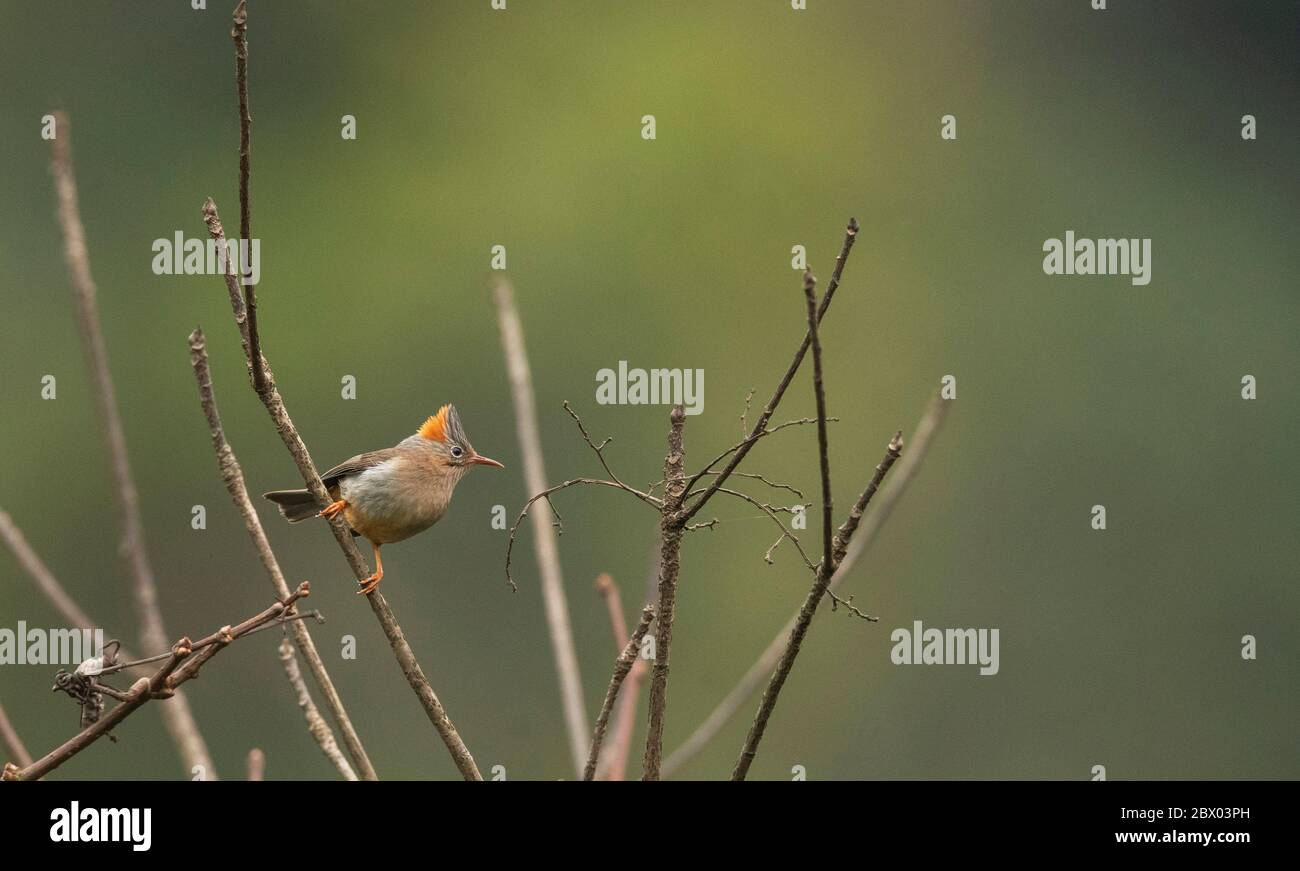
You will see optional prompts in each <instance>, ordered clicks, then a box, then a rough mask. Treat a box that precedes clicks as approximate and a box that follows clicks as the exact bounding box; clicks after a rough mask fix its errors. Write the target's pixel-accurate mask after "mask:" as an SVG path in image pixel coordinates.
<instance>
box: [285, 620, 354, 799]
mask: <svg viewBox="0 0 1300 871" xmlns="http://www.w3.org/2000/svg"><path fill="white" fill-rule="evenodd" d="M295 625H301V624H295ZM280 664H281V665H283V666H284V674H285V676H286V677H288V678H289V683H290V685H291V686H293V689H294V695H295V696H297V700H298V707H299V708H301V709H302V715H303V716H304V717H306V718H307V731H309V732H311V736H312V738H314V739H316V743H317V745H319V746H320V749H321V752H323V753H324V754H325V758H326V759H328V760H329V761H330V763H331V764H332V765H333V766H334V767H335V768H336V769H338V772H339V774H341V775H343V779H344V780H356V779H357V775H356V772H355V771H353V770H352V766H351V765H350V764H348V760H347V757H345V756H344V755H343V751H342V750H340V749H339V745H338V744H337V743H336V742H335V740H334V732H333V731H332V730H331V729H330V727H329V723H326V722H325V718H324V717H322V716H321V713H320V711H319V710H317V708H316V703H315V702H313V701H312V700H311V693H309V692H308V691H307V684H306V682H304V681H303V679H302V672H301V671H299V670H298V658H297V657H296V656H294V655H293V644H291V643H290V642H289V638H288V636H285V638H284V639H283V640H282V641H281V642H280Z"/></svg>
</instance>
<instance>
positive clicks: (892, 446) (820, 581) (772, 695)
mask: <svg viewBox="0 0 1300 871" xmlns="http://www.w3.org/2000/svg"><path fill="white" fill-rule="evenodd" d="M902 446H903V439H902V437H901V436H899V435H896V436H894V437H893V438H892V439H890V441H889V447H888V448H887V449H886V450H885V458H884V459H883V460H881V461H880V464H879V465H877V466H876V472H875V475H874V476H873V477H872V479H871V485H870V486H869V487H868V489H869V490H870V492H872V493H875V492H876V489H877V488H878V487H879V485H880V481H881V480H882V479H883V478H884V477H885V474H886V473H887V472H888V471H889V469H890V467H891V466H893V465H894V462H895V461H896V460H897V459H898V457H899V452H900V450H901V449H902ZM867 499H870V496H868V497H867ZM864 507H865V506H864ZM826 546H827V557H826V560H825V561H823V563H822V567H821V571H819V572H818V573H817V578H816V580H814V581H813V585H812V588H811V589H809V590H808V595H807V596H806V597H805V598H804V602H803V606H802V607H800V609H799V616H798V618H797V619H796V620H795V624H794V629H793V630H792V631H791V632H790V639H789V641H787V642H786V646H785V651H784V652H783V653H782V654H781V658H780V660H779V661H778V662H777V665H776V670H775V671H774V672H773V673H772V677H771V679H770V680H769V681H768V683H767V689H765V690H764V691H763V698H762V700H761V701H760V702H759V705H758V712H757V713H756V714H755V715H754V722H753V724H752V725H751V726H750V727H749V734H748V735H746V736H745V744H744V746H743V747H742V748H741V751H740V757H739V758H738V759H737V760H736V767H735V768H734V769H733V770H732V772H731V779H732V780H733V781H734V780H744V779H745V775H747V774H748V773H749V766H750V765H752V764H753V762H754V756H755V754H757V753H758V745H759V742H761V741H762V740H763V733H764V731H766V729H767V723H768V720H769V719H770V718H771V716H772V711H773V709H774V708H775V707H776V701H777V698H778V697H779V696H780V694H781V688H782V687H783V686H785V681H786V678H788V677H789V676H790V669H791V668H793V667H794V661H795V658H796V657H797V656H798V655H799V648H800V646H802V644H803V639H804V636H805V635H807V634H808V627H809V626H810V625H812V618H813V615H814V614H816V613H817V606H818V605H819V604H820V603H821V600H822V597H823V595H824V594H825V593H826V590H827V588H828V586H829V583H830V578H831V576H832V575H833V574H834V572H835V568H836V567H835V566H833V565H830V564H829V561H830V553H831V550H830V548H831V543H830V537H829V535H827V537H826Z"/></svg>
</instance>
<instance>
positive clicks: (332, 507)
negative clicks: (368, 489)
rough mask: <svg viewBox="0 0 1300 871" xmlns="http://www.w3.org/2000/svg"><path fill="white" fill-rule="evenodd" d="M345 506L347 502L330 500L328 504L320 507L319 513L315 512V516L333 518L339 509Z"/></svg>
mask: <svg viewBox="0 0 1300 871" xmlns="http://www.w3.org/2000/svg"><path fill="white" fill-rule="evenodd" d="M347 507H348V503H347V502H346V501H344V500H342V499H340V500H338V501H337V502H331V503H330V504H329V505H326V506H325V507H324V508H322V509H321V511H320V513H319V514H317V515H316V516H317V517H326V518H329V519H330V520H333V519H334V516H335V515H336V514H338V513H339V512H340V511H342V510H343V509H344V508H347Z"/></svg>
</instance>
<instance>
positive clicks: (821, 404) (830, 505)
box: [803, 269, 835, 587]
mask: <svg viewBox="0 0 1300 871" xmlns="http://www.w3.org/2000/svg"><path fill="white" fill-rule="evenodd" d="M816 287H817V278H816V277H815V276H814V275H813V273H812V270H811V269H805V270H804V273H803V293H804V297H805V299H806V300H807V303H808V335H809V336H810V337H811V338H812V343H811V344H812V355H813V395H814V396H815V397H816V399H817V462H818V466H819V468H820V469H821V477H822V577H821V582H822V586H823V587H825V585H826V582H827V581H829V580H830V574H831V569H832V566H831V548H832V546H833V544H832V533H831V528H832V526H833V525H834V523H835V503H834V500H832V499H831V458H830V443H829V436H828V435H827V433H826V385H825V381H824V377H823V374H822V340H821V333H820V331H819V330H818V329H817V320H818V318H817V290H816Z"/></svg>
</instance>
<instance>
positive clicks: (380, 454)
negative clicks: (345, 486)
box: [320, 448, 397, 487]
mask: <svg viewBox="0 0 1300 871" xmlns="http://www.w3.org/2000/svg"><path fill="white" fill-rule="evenodd" d="M396 452H397V449H396V448H384V449H383V450H378V451H366V452H365V453H364V454H357V455H356V456H355V457H353V458H352V459H350V460H344V461H343V462H341V463H339V464H338V465H337V466H335V467H334V468H332V469H330V470H329V471H328V472H326V473H325V474H323V475H321V476H320V479H321V480H322V481H323V482H325V486H326V487H333V486H334V485H335V484H337V483H338V482H339V479H341V478H346V477H348V476H349V475H357V474H360V473H361V472H364V471H365V470H366V469H369V468H371V467H373V466H377V465H379V464H380V463H382V462H384V461H385V460H388V459H391V458H392V457H393V456H394V454H396Z"/></svg>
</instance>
